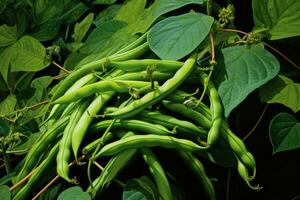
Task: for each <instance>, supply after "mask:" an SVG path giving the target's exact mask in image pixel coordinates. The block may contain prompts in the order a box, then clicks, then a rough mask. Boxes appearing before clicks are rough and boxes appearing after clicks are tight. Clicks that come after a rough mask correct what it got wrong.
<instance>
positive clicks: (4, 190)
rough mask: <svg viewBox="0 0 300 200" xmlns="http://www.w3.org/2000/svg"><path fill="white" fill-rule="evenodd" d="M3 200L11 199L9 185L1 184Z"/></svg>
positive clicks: (0, 191) (0, 192) (0, 189)
mask: <svg viewBox="0 0 300 200" xmlns="http://www.w3.org/2000/svg"><path fill="white" fill-rule="evenodd" d="M0 197H1V200H11V197H10V191H9V187H8V186H7V185H1V186H0Z"/></svg>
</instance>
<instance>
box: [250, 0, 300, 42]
mask: <svg viewBox="0 0 300 200" xmlns="http://www.w3.org/2000/svg"><path fill="white" fill-rule="evenodd" d="M252 7H253V18H254V22H255V25H256V26H257V27H259V28H268V29H269V33H270V34H271V40H278V39H283V38H287V37H294V36H298V35H300V29H299V27H300V1H299V0H253V1H252Z"/></svg>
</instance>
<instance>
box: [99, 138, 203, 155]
mask: <svg viewBox="0 0 300 200" xmlns="http://www.w3.org/2000/svg"><path fill="white" fill-rule="evenodd" d="M154 146H159V147H164V148H171V149H180V150H184V151H203V150H207V148H206V147H202V146H200V145H198V144H196V143H194V142H192V141H190V140H186V139H178V138H175V137H172V136H165V135H154V134H148V135H133V136H130V137H127V138H124V139H121V140H118V141H115V142H112V143H110V144H107V145H105V146H104V147H103V148H102V149H101V150H100V151H99V153H97V155H96V156H95V158H98V157H100V156H111V155H115V154H117V153H119V152H122V151H124V150H127V149H136V148H143V147H154Z"/></svg>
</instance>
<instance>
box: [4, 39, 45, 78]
mask: <svg viewBox="0 0 300 200" xmlns="http://www.w3.org/2000/svg"><path fill="white" fill-rule="evenodd" d="M12 49H13V51H11V52H10V53H11V54H13V56H12V57H13V58H11V59H10V64H11V71H12V72H17V71H39V70H41V69H43V68H45V67H47V66H48V64H49V61H47V60H46V58H45V57H46V49H45V47H44V46H43V45H42V44H41V43H40V42H39V41H37V40H36V39H34V38H33V37H30V36H23V37H22V38H21V39H20V40H18V42H16V43H15V44H13V46H12Z"/></svg>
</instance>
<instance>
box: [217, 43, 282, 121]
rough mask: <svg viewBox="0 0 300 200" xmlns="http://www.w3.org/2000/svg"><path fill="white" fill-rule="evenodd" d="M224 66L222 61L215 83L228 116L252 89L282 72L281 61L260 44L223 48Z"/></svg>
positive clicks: (218, 66) (219, 61)
mask: <svg viewBox="0 0 300 200" xmlns="http://www.w3.org/2000/svg"><path fill="white" fill-rule="evenodd" d="M222 53H223V56H224V66H223V65H222V64H221V63H222V61H221V60H218V63H219V64H220V65H217V67H216V70H215V71H214V73H213V74H214V82H215V84H216V86H217V88H218V92H219V95H220V97H221V100H222V102H223V106H224V112H225V116H226V117H227V116H228V115H229V113H230V112H231V111H232V109H234V108H235V107H236V106H237V105H239V104H240V103H241V102H242V101H243V100H244V99H245V98H246V97H247V96H248V95H249V94H250V93H251V92H252V91H254V90H255V89H257V88H259V87H260V86H262V85H263V84H265V83H266V82H268V81H269V80H271V79H273V78H274V77H275V76H276V75H277V74H278V72H279V68H280V66H279V62H278V60H277V59H276V58H275V57H274V56H273V55H272V54H270V53H269V52H268V51H267V50H265V49H264V48H263V47H261V46H259V45H254V46H251V47H250V48H248V47H247V46H245V45H241V46H233V47H227V48H225V49H223V50H222Z"/></svg>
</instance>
